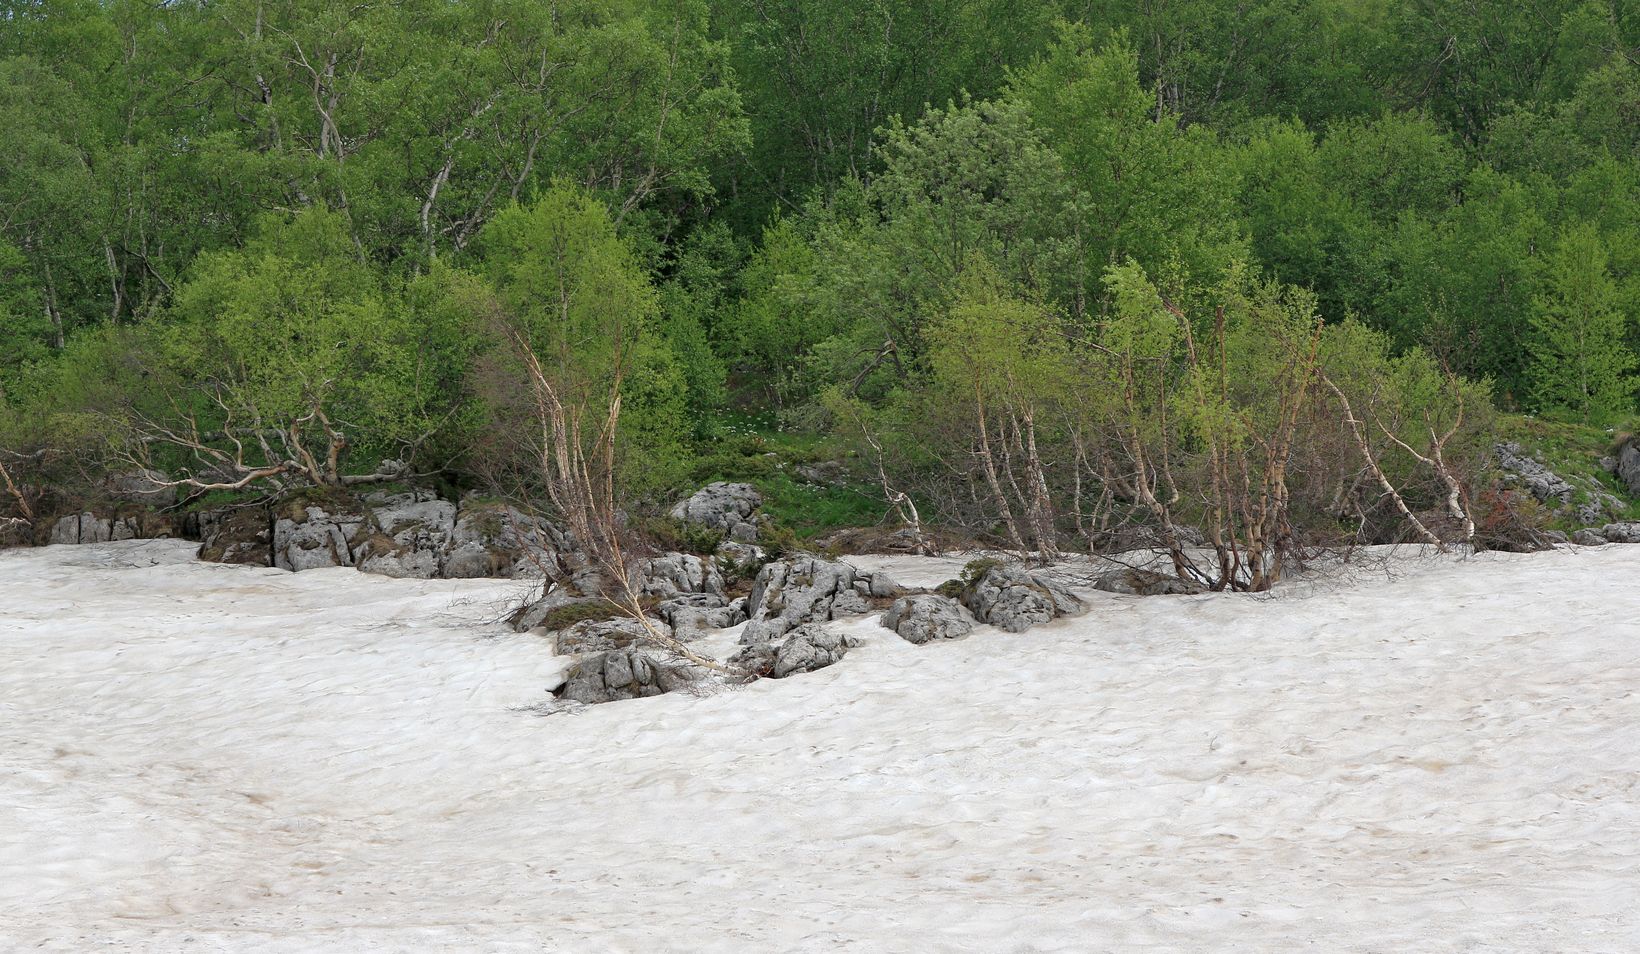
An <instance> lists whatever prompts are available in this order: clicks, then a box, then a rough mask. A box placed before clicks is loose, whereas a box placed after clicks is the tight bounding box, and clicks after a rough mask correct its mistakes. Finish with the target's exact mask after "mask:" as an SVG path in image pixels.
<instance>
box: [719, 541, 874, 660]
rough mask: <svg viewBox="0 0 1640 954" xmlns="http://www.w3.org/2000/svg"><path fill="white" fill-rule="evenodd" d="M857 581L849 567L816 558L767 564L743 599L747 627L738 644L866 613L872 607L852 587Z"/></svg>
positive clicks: (793, 559) (856, 575)
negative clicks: (808, 624)
mask: <svg viewBox="0 0 1640 954" xmlns="http://www.w3.org/2000/svg"><path fill="white" fill-rule="evenodd" d="M860 578H861V577H860V575H859V574H858V573H857V571H856V570H855V569H854V567H852V566H849V565H848V564H847V563H838V562H836V561H833V560H825V559H821V558H820V557H812V556H801V557H794V558H792V559H789V560H779V561H776V562H774V563H770V564H767V565H766V566H764V567H763V569H762V570H760V571H759V572H758V574H757V579H756V581H754V582H753V583H752V591H751V594H750V595H749V596H747V598H746V611H747V615H748V617H749V618H750V620H751V622H749V623H748V624H747V625H746V630H745V632H744V633H742V634H741V637H740V641H741V642H742V643H744V644H748V645H750V644H752V643H760V642H769V641H772V640H776V639H779V638H780V637H782V636H784V635H786V633H788V632H790V631H791V630H793V629H796V628H797V627H799V626H802V625H804V624H805V623H818V622H824V621H826V620H832V619H837V618H838V617H840V616H857V615H860V614H863V613H865V612H867V611H868V610H869V609H870V605H869V604H868V603H867V602H866V597H865V596H864V595H862V594H861V593H860V592H859V591H858V590H856V589H855V586H854V584H855V582H856V580H857V579H860ZM880 585H882V586H890V585H892V584H891V581H890V582H887V583H883V584H880ZM868 587H869V584H868Z"/></svg>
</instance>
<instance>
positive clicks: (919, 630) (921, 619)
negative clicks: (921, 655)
mask: <svg viewBox="0 0 1640 954" xmlns="http://www.w3.org/2000/svg"><path fill="white" fill-rule="evenodd" d="M882 622H883V625H884V626H886V627H888V628H889V629H892V630H893V631H894V632H896V633H898V634H900V638H901V639H904V640H905V641H906V642H908V643H916V644H918V645H921V644H923V643H927V642H932V641H933V640H936V639H961V638H962V637H964V636H967V635H968V634H969V633H971V632H973V631H974V624H973V623H970V622H969V621H968V618H967V617H965V616H964V615H963V613H962V604H961V603H958V602H957V601H956V600H954V599H951V598H950V597H948V596H940V595H938V594H935V593H920V594H918V595H916V596H904V597H901V598H900V599H898V600H896V601H895V602H894V605H893V606H891V607H889V609H888V612H887V613H884V614H883V620H882Z"/></svg>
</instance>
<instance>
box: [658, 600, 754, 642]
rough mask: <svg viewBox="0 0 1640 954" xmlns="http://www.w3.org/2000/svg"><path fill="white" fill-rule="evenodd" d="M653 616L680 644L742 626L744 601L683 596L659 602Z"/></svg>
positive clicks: (744, 608)
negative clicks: (663, 624) (668, 626)
mask: <svg viewBox="0 0 1640 954" xmlns="http://www.w3.org/2000/svg"><path fill="white" fill-rule="evenodd" d="M655 614H656V615H657V616H659V617H660V618H661V619H664V620H666V622H667V623H668V624H670V625H671V627H672V631H673V634H674V635H675V636H676V637H677V638H678V639H679V640H682V641H684V642H688V641H689V640H692V639H699V638H700V637H701V636H704V635H705V634H706V633H708V632H710V631H711V630H714V629H727V628H729V627H730V626H735V625H738V624H740V623H744V622H745V621H746V598H745V597H744V596H743V597H741V598H739V599H736V600H731V599H728V598H726V597H723V596H717V595H714V594H711V593H685V594H683V595H680V596H676V597H673V598H672V599H669V600H665V601H663V602H661V603H660V604H659V605H657V606H656V607H655Z"/></svg>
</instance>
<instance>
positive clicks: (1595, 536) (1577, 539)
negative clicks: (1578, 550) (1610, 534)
mask: <svg viewBox="0 0 1640 954" xmlns="http://www.w3.org/2000/svg"><path fill="white" fill-rule="evenodd" d="M1572 542H1573V543H1575V544H1578V545H1579V546H1585V547H1603V546H1605V545H1606V544H1608V543H1610V542H1611V541H1610V540H1607V539H1606V537H1605V535H1604V534H1602V533H1601V532H1600V531H1599V530H1591V529H1590V528H1588V527H1584V528H1583V529H1582V530H1576V531H1573V532H1572Z"/></svg>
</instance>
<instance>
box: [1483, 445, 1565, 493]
mask: <svg viewBox="0 0 1640 954" xmlns="http://www.w3.org/2000/svg"><path fill="white" fill-rule="evenodd" d="M1492 454H1493V456H1494V457H1495V458H1496V459H1497V462H1498V466H1499V467H1500V468H1502V469H1503V471H1504V480H1505V481H1506V482H1508V483H1514V484H1519V485H1521V486H1523V487H1525V488H1526V490H1527V491H1528V492H1529V493H1531V495H1532V496H1533V497H1536V498H1537V499H1538V500H1539V501H1541V502H1543V503H1549V502H1550V501H1553V502H1556V503H1561V504H1566V503H1570V502H1571V499H1572V485H1571V484H1570V483H1568V482H1567V481H1566V479H1565V478H1563V477H1561V476H1560V475H1559V474H1556V473H1555V472H1554V471H1552V470H1550V469H1549V468H1547V467H1545V466H1543V464H1542V463H1540V462H1538V461H1536V460H1533V459H1532V458H1531V457H1529V456H1527V454H1526V452H1525V451H1524V450H1522V449H1521V446H1520V445H1519V444H1516V443H1514V442H1512V441H1511V442H1509V443H1503V444H1496V445H1494V446H1493V448H1492Z"/></svg>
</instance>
